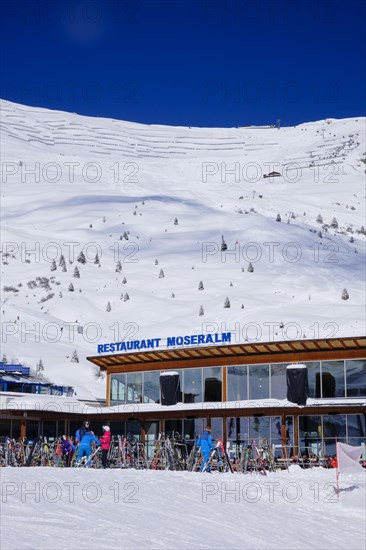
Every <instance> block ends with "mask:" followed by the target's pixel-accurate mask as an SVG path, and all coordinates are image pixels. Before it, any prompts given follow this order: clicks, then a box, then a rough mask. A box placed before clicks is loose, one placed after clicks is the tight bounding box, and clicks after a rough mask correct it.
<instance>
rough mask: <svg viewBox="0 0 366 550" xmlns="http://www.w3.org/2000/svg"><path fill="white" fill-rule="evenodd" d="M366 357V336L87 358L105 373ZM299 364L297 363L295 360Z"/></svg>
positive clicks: (188, 348) (142, 352)
mask: <svg viewBox="0 0 366 550" xmlns="http://www.w3.org/2000/svg"><path fill="white" fill-rule="evenodd" d="M346 356H349V357H350V358H362V357H366V336H355V337H345V338H323V339H316V340H285V341H278V342H255V343H245V344H230V345H223V346H208V347H205V346H201V347H181V348H178V349H161V350H156V351H146V352H145V351H140V352H135V353H134V352H132V353H115V354H110V355H95V356H91V357H87V359H88V361H91V362H92V363H94V364H95V365H98V367H100V369H101V370H107V369H110V370H112V371H114V370H116V371H117V370H120V371H121V372H123V371H128V370H131V367H133V368H136V369H137V370H143V368H145V369H147V370H152V369H153V368H156V369H159V368H163V369H164V368H181V367H183V366H185V367H187V366H190V367H194V366H214V365H219V366H221V365H230V364H238V363H240V362H243V363H244V364H245V363H251V364H253V363H261V362H262V361H269V360H270V361H272V362H281V361H284V362H287V361H292V360H294V358H297V360H306V357H308V360H317V359H319V358H321V357H325V358H328V357H329V358H333V357H340V358H343V357H346ZM295 360H296V359H295Z"/></svg>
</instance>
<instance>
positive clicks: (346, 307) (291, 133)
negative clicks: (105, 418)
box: [1, 101, 366, 397]
mask: <svg viewBox="0 0 366 550" xmlns="http://www.w3.org/2000/svg"><path fill="white" fill-rule="evenodd" d="M364 136H365V118H362V117H360V118H357V119H345V120H335V119H328V120H322V121H318V122H312V123H307V124H302V125H300V126H297V127H288V128H281V129H280V130H278V129H277V128H270V127H268V128H260V129H254V128H245V127H241V128H216V129H215V128H188V127H165V126H158V125H150V126H149V125H143V124H134V123H129V122H124V121H118V120H109V119H102V118H91V117H84V116H79V115H77V114H73V113H64V112H58V111H50V110H47V109H39V108H33V107H27V106H22V105H16V104H13V103H10V102H8V101H2V102H1V163H2V190H1V199H2V232H1V234H2V270H1V271H2V298H1V302H2V305H1V313H2V348H3V353H5V354H6V355H7V358H8V361H10V360H11V359H16V360H19V361H21V362H24V363H26V364H28V365H29V366H31V367H35V365H36V363H37V362H38V361H39V359H41V358H42V361H43V363H44V365H45V371H44V375H45V376H46V377H48V378H49V379H50V380H51V381H53V382H55V383H56V382H57V383H64V384H70V385H73V386H75V388H76V389H77V392H78V397H81V396H82V397H94V396H97V397H103V396H104V392H105V382H104V381H103V380H102V379H97V378H96V377H95V373H94V370H93V367H92V366H91V365H89V364H88V362H87V361H86V359H85V357H86V356H88V355H94V354H95V353H96V349H97V344H98V343H108V342H114V341H119V340H122V339H141V338H155V337H161V338H166V337H167V336H172V335H184V334H198V333H202V332H203V333H207V332H208V331H211V332H223V331H232V332H233V336H232V337H233V342H239V341H240V342H245V341H256V340H262V341H269V340H271V339H277V340H282V339H296V338H303V337H306V338H317V337H321V336H329V337H331V336H350V335H362V334H364V333H365V313H364V302H365V296H364V291H365V284H364V277H365V263H364V262H365V234H364V231H363V230H362V226H364V225H366V224H365V191H364V177H365V163H364V161H365V150H366V148H365V137H364ZM272 170H275V171H277V172H279V173H280V174H281V176H280V177H273V178H263V175H264V174H268V173H269V172H271V171H272ZM278 214H279V215H280V217H281V222H279V221H276V218H277V215H278ZM319 215H321V216H322V220H323V221H321V220H320V221H319V218H318V216H319ZM333 218H336V220H337V223H338V227H334V228H333V227H331V224H332V220H333ZM317 219H318V221H317ZM175 220H176V221H175ZM222 236H224V239H225V242H226V244H227V251H226V252H222V251H221V241H222ZM126 237H127V238H126ZM81 250H83V251H84V252H85V254H86V257H87V261H86V263H84V264H82V263H80V262H78V261H77V257H78V256H79V253H80V251H81ZM96 253H98V258H99V260H100V266H99V265H98V263H95V256H96ZM61 254H62V255H63V256H64V258H65V265H66V270H67V271H63V270H62V266H60V265H59V261H60V256H61ZM53 258H55V263H56V268H57V269H56V270H54V271H51V268H52V259H53ZM118 260H120V262H121V271H120V272H118V271H117V272H116V267H117V269H118ZM250 262H251V264H252V266H253V268H254V271H253V272H248V267H249V263H250ZM75 266H77V267H78V270H79V273H80V278H77V277H74V276H73V275H74V270H75ZM161 270H163V275H164V276H160V277H159V275H162V273H161ZM37 278H38V279H37ZM47 279H48V280H47ZM200 281H202V282H203V287H204V289H203V290H198V286H199V283H200ZM70 283H72V284H73V285H74V291H73V292H72V291H69V290H68V289H69V285H70ZM344 288H346V289H347V291H348V294H349V299H348V300H342V299H341V295H342V292H343V289H344ZM126 294H127V295H128V298H129V299H127V297H126ZM226 298H229V301H230V306H231V307H229V308H224V302H225V300H226ZM108 304H109V305H110V307H109V305H108ZM201 306H202V309H203V315H199V312H200V309H201ZM107 309H110V311H107ZM201 312H202V311H201ZM74 350H76V351H77V354H78V357H79V363H75V362H71V360H70V359H71V357H72V355H73V352H74Z"/></svg>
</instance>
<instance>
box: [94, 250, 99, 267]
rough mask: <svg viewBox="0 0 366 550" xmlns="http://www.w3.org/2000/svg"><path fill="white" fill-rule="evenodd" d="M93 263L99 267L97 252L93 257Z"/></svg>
mask: <svg viewBox="0 0 366 550" xmlns="http://www.w3.org/2000/svg"><path fill="white" fill-rule="evenodd" d="M94 263H95V264H96V265H99V266H100V259H99V255H98V252H97V253H96V255H95V258H94Z"/></svg>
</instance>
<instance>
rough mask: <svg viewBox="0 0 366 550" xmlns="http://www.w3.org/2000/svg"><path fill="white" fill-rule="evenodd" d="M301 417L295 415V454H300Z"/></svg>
mask: <svg viewBox="0 0 366 550" xmlns="http://www.w3.org/2000/svg"><path fill="white" fill-rule="evenodd" d="M299 443H300V442H299V417H298V416H297V415H294V455H296V456H297V455H298V454H299Z"/></svg>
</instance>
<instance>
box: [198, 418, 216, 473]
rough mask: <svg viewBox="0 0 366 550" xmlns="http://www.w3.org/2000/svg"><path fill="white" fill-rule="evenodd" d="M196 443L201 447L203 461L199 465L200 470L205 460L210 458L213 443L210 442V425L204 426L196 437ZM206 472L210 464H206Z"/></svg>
mask: <svg viewBox="0 0 366 550" xmlns="http://www.w3.org/2000/svg"><path fill="white" fill-rule="evenodd" d="M196 445H198V446H199V447H201V453H202V456H203V461H202V464H201V467H200V472H202V470H203V469H204V467H205V465H206V462H207V461H208V459H209V458H210V453H211V451H212V449H213V448H214V445H213V443H212V437H211V428H210V426H206V428H205V429H204V430H203V432H202V434H201V436H200V437H199V438H198V439H197V441H196ZM205 471H206V472H209V471H210V466H209V465H208V466H207V468H206V470H205Z"/></svg>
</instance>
